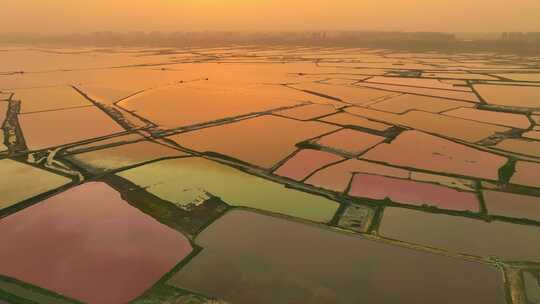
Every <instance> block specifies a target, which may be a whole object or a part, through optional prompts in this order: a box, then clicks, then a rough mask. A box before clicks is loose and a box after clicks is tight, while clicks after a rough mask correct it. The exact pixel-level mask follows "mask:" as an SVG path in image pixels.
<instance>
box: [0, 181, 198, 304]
mask: <svg viewBox="0 0 540 304" xmlns="http://www.w3.org/2000/svg"><path fill="white" fill-rule="evenodd" d="M0 230H1V231H2V233H1V234H0V243H2V244H4V245H3V246H2V250H0V274H2V275H5V276H9V277H13V278H16V279H19V280H23V281H26V282H28V283H31V284H34V285H37V286H39V287H42V288H46V289H49V290H52V291H54V292H57V293H61V294H64V295H66V296H68V297H71V298H75V299H78V300H81V301H84V302H87V303H100V304H102V303H103V304H107V303H110V304H118V303H126V302H128V301H130V300H132V299H134V298H135V297H137V296H139V295H140V294H142V293H143V292H144V291H145V290H146V289H148V288H150V287H151V286H152V285H153V284H154V283H155V282H156V281H158V280H159V279H160V278H161V277H162V276H163V275H164V274H165V273H167V272H168V271H170V270H171V269H172V268H173V267H174V266H175V265H176V264H177V263H178V262H179V261H180V260H182V259H183V258H184V257H186V256H187V255H188V254H189V253H190V252H191V251H192V247H191V245H190V243H189V241H188V240H187V239H186V238H185V237H184V236H182V235H181V234H180V233H178V232H176V231H174V230H172V229H170V228H168V227H166V226H164V225H162V224H160V223H159V222H157V221H156V220H154V219H153V218H151V217H149V216H147V215H145V214H144V213H142V212H140V211H139V210H137V209H136V208H134V207H132V206H130V205H129V204H128V203H126V202H125V201H122V199H121V198H120V195H119V194H118V193H117V192H116V191H114V190H113V189H111V188H110V187H108V186H107V185H106V184H103V183H87V184H84V185H82V186H78V187H76V188H72V189H70V190H68V191H66V192H63V193H61V194H59V195H56V196H54V197H52V198H49V199H47V200H45V201H43V202H41V203H39V204H38V205H35V206H32V207H30V208H28V209H25V210H23V211H20V212H19V213H16V214H14V215H11V216H9V217H6V218H3V219H1V220H0Z"/></svg>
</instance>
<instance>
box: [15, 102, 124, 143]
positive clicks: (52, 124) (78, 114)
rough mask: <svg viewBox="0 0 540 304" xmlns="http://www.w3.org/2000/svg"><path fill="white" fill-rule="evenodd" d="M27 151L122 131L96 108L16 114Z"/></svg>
mask: <svg viewBox="0 0 540 304" xmlns="http://www.w3.org/2000/svg"><path fill="white" fill-rule="evenodd" d="M19 123H20V125H21V129H22V132H23V135H24V139H25V141H26V145H27V146H28V148H29V149H30V150H40V149H43V148H49V147H55V146H59V145H64V144H68V143H73V142H78V141H82V140H86V139H91V138H95V137H101V136H106V135H111V134H114V133H118V132H122V131H124V129H123V128H122V127H120V125H118V124H117V123H116V122H115V121H114V120H112V119H111V118H110V117H109V116H107V114H105V113H104V112H103V111H101V110H100V109H99V108H97V107H87V108H77V109H67V110H58V111H51V112H40V113H31V114H22V115H19Z"/></svg>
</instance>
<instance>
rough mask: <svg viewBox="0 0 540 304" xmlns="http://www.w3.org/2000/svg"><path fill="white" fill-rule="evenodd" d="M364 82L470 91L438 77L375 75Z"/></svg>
mask: <svg viewBox="0 0 540 304" xmlns="http://www.w3.org/2000/svg"><path fill="white" fill-rule="evenodd" d="M366 82H372V83H384V84H395V85H401V86H411V87H424V88H434V89H441V90H452V91H465V92H470V91H471V89H470V88H469V87H458V86H454V85H452V84H449V83H444V82H441V81H439V80H438V79H422V78H409V77H408V78H405V77H383V76H376V77H371V78H369V79H368V80H366Z"/></svg>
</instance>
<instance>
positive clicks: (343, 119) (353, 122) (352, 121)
mask: <svg viewBox="0 0 540 304" xmlns="http://www.w3.org/2000/svg"><path fill="white" fill-rule="evenodd" d="M319 120H320V121H324V122H329V123H333V124H337V125H341V126H344V127H352V128H355V127H356V128H363V129H371V130H375V131H379V132H384V131H386V130H388V129H390V128H392V126H391V125H387V124H384V123H380V122H376V121H372V120H369V119H366V118H363V117H360V116H355V115H352V114H349V113H337V114H334V115H330V116H326V117H323V118H320V119H319Z"/></svg>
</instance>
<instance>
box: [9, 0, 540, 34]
mask: <svg viewBox="0 0 540 304" xmlns="http://www.w3.org/2000/svg"><path fill="white" fill-rule="evenodd" d="M3 13H4V14H3V17H2V18H1V19H0V33H13V32H28V33H43V34H51V33H72V32H94V31H204V30H231V31H237V30H246V31H251V30H260V31H281V30H298V31H306V30H383V31H440V32H503V31H523V32H528V31H530V32H532V31H540V22H539V21H538V20H539V16H540V1H537V0H516V1H513V2H512V3H509V2H508V0H469V1H467V0H453V1H450V0H436V1H434V0H417V1H414V3H413V2H412V1H402V0H365V1H362V0H333V1H329V0H289V1H287V2H286V3H285V4H284V3H283V2H281V1H272V0H259V1H249V0H227V1H224V0H221V1H219V0H184V1H181V0H116V1H114V2H112V1H106V0H93V1H74V0H48V1H46V3H44V1H42V0H4V1H3Z"/></svg>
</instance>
